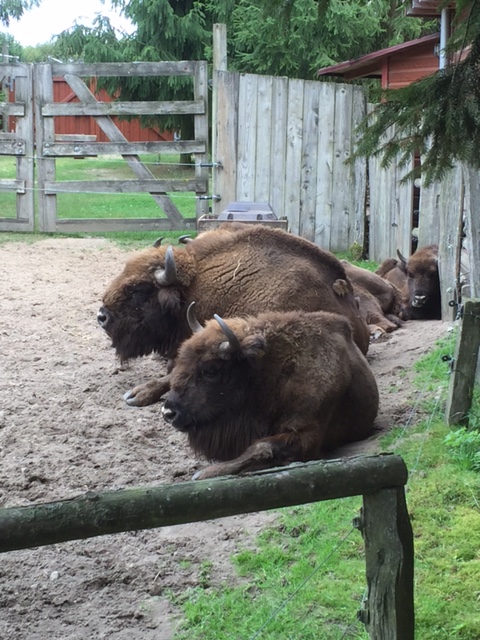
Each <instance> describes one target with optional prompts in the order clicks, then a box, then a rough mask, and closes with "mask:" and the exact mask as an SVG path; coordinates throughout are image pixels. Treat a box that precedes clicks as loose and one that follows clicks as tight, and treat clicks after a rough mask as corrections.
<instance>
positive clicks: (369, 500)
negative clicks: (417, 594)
mask: <svg viewBox="0 0 480 640" xmlns="http://www.w3.org/2000/svg"><path fill="white" fill-rule="evenodd" d="M362 533H363V536H364V540H365V557H366V564H367V568H366V575H367V584H368V596H367V608H366V609H365V610H362V611H361V613H360V619H361V620H362V621H363V622H364V623H365V626H366V627H367V630H368V633H369V637H370V638H371V640H413V639H414V637H415V613H414V600H413V560H414V556H413V532H412V526H411V524H410V519H409V516H408V512H407V507H406V502H405V491H404V488H403V487H397V488H385V489H383V490H381V491H378V492H375V493H371V494H365V495H364V496H363V531H362Z"/></svg>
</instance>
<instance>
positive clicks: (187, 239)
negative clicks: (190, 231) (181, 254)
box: [178, 235, 193, 244]
mask: <svg viewBox="0 0 480 640" xmlns="http://www.w3.org/2000/svg"><path fill="white" fill-rule="evenodd" d="M178 242H181V243H182V244H188V243H189V242H193V240H192V238H191V237H190V236H189V235H186V236H180V237H179V238H178Z"/></svg>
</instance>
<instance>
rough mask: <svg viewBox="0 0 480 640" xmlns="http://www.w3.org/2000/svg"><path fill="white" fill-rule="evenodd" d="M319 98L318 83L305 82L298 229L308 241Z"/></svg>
mask: <svg viewBox="0 0 480 640" xmlns="http://www.w3.org/2000/svg"><path fill="white" fill-rule="evenodd" d="M319 99H320V95H319V91H318V83H317V82H305V86H304V92H303V130H302V140H303V144H302V157H301V173H300V223H299V233H300V235H301V236H303V237H304V238H307V240H311V241H312V242H313V241H314V240H315V218H316V212H317V198H316V195H317V194H316V187H317V165H318V128H319V124H320V121H319V117H318V116H319V109H320V104H319Z"/></svg>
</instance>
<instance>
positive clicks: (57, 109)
mask: <svg viewBox="0 0 480 640" xmlns="http://www.w3.org/2000/svg"><path fill="white" fill-rule="evenodd" d="M204 112H205V102H204V101H203V100H177V101H175V100H172V101H171V102H153V101H149V102H146V101H140V100H139V101H138V102H96V103H95V104H89V103H87V104H83V103H81V102H68V103H67V102H54V103H47V104H45V105H43V107H42V116H45V117H50V116H154V115H189V114H203V113H204Z"/></svg>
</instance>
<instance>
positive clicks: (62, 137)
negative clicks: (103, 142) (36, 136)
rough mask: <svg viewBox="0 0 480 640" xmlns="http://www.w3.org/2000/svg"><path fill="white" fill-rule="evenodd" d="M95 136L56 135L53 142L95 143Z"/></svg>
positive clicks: (83, 134)
mask: <svg viewBox="0 0 480 640" xmlns="http://www.w3.org/2000/svg"><path fill="white" fill-rule="evenodd" d="M96 139H97V136H96V135H95V134H89V133H56V134H55V142H71V143H72V144H74V143H75V142H95V141H96Z"/></svg>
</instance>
